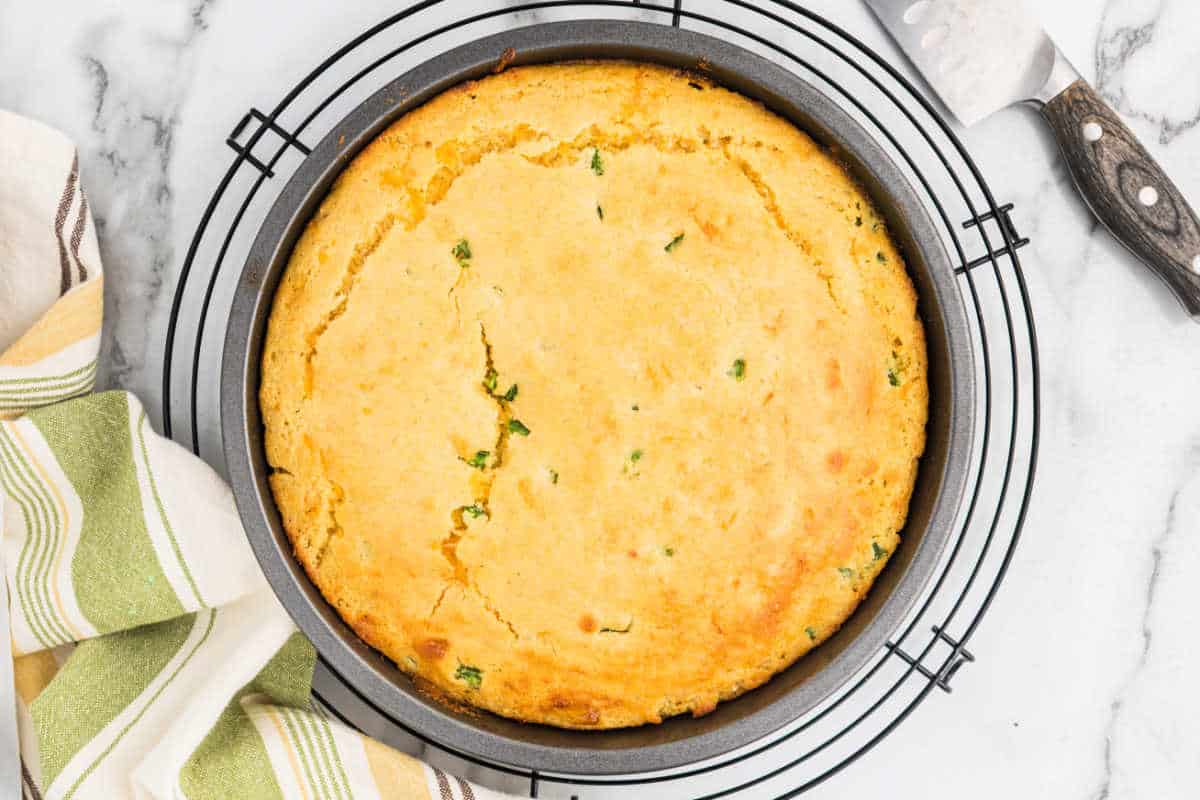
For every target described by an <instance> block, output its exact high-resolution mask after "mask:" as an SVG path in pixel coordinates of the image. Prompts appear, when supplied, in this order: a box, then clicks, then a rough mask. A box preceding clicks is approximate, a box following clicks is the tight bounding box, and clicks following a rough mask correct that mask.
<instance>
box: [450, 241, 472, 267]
mask: <svg viewBox="0 0 1200 800" xmlns="http://www.w3.org/2000/svg"><path fill="white" fill-rule="evenodd" d="M450 252H451V253H452V254H453V255H454V260H455V261H457V262H458V265H459V266H460V267H464V268H466V267H469V266H471V243H470V242H468V241H467V240H466V239H459V240H458V243H457V244H456V245H454V249H453V250H451V251H450Z"/></svg>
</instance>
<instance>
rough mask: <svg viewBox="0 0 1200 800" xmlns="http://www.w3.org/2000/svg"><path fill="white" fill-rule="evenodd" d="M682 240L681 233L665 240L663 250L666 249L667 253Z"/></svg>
mask: <svg viewBox="0 0 1200 800" xmlns="http://www.w3.org/2000/svg"><path fill="white" fill-rule="evenodd" d="M682 241H683V234H682V233H681V234H679V235H678V236H676V237H675V238H674V239H672V240H671V241H669V242H667V246H666V247H664V248H663V250H666V251H667V252H668V253H669V252H671V251H672V250H674V249H675V248H676V247H678V246H679V243H680V242H682Z"/></svg>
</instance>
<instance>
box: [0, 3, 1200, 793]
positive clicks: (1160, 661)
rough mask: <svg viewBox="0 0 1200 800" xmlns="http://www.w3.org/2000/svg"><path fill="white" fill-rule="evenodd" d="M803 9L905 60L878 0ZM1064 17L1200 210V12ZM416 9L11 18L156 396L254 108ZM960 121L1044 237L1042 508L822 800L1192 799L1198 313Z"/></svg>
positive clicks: (26, 82)
mask: <svg viewBox="0 0 1200 800" xmlns="http://www.w3.org/2000/svg"><path fill="white" fill-rule="evenodd" d="M804 5H807V6H812V7H814V8H815V9H816V10H818V11H820V12H821V13H823V14H826V15H827V16H829V17H830V18H831V19H833V20H834V21H836V22H838V23H839V24H841V25H842V26H844V27H846V28H848V29H849V30H851V31H853V32H855V33H856V34H858V35H860V36H861V37H863V38H864V39H865V40H866V41H867V42H868V43H870V44H871V45H872V46H875V47H878V48H879V49H880V50H881V51H882V52H884V53H887V54H890V55H891V56H892V57H893V58H894V57H895V51H894V49H893V48H892V47H891V45H890V43H888V42H887V40H886V38H885V37H884V35H883V34H882V32H881V31H880V30H879V29H878V28H877V27H876V26H875V25H874V23H873V20H872V18H871V17H870V16H869V14H868V13H867V11H866V10H865V7H863V6H861V5H860V4H859V3H858V2H852V1H850V0H821V2H811V1H810V2H805V3H804ZM1039 5H1041V6H1042V7H1043V8H1042V12H1041V13H1042V14H1043V15H1044V21H1045V24H1046V26H1047V27H1048V28H1049V29H1050V31H1051V32H1052V34H1053V35H1054V36H1055V37H1056V39H1057V41H1058V43H1059V44H1060V46H1061V47H1062V49H1063V50H1064V51H1065V52H1066V54H1067V55H1068V57H1069V58H1070V59H1071V60H1072V61H1073V62H1074V63H1075V64H1076V66H1077V67H1078V68H1079V69H1080V71H1081V72H1082V73H1083V74H1084V75H1085V76H1086V77H1087V78H1089V79H1090V80H1092V81H1093V83H1094V85H1095V86H1096V87H1097V88H1098V89H1099V90H1100V91H1101V93H1102V94H1104V96H1105V97H1107V98H1108V100H1109V101H1110V102H1111V103H1113V104H1114V105H1115V106H1116V107H1117V108H1118V109H1119V110H1120V112H1121V113H1122V114H1123V115H1124V116H1125V119H1126V120H1127V121H1128V122H1129V123H1130V125H1131V126H1132V127H1133V128H1134V130H1135V131H1136V132H1137V133H1138V134H1139V135H1140V136H1141V137H1142V139H1143V141H1144V142H1145V143H1146V144H1147V146H1148V147H1149V148H1150V150H1151V151H1152V152H1153V153H1154V154H1155V155H1156V156H1157V157H1158V158H1159V159H1160V161H1161V162H1162V163H1163V164H1164V166H1165V167H1166V168H1167V171H1168V172H1169V173H1170V174H1172V175H1173V177H1174V178H1175V181H1176V182H1177V183H1178V184H1179V186H1180V187H1181V188H1182V190H1183V192H1184V194H1185V195H1187V196H1189V197H1190V198H1191V200H1192V202H1193V205H1197V204H1200V124H1198V122H1200V70H1198V69H1197V63H1198V62H1200V5H1198V4H1196V3H1195V2H1194V0H1158V1H1157V2H1147V0H1069V2H1068V1H1066V0H1064V2H1058V3H1041V4H1039ZM397 6H398V4H397V3H395V2H384V0H369V1H368V0H362V1H360V2H357V3H353V4H340V3H335V2H333V1H332V0H303V2H299V1H298V2H289V3H282V2H275V3H256V4H249V3H236V4H235V3H232V2H227V0H198V2H193V3H190V4H185V3H182V2H162V0H101V1H100V2H91V3H83V2H82V1H81V0H76V2H74V3H70V2H68V3H5V4H2V5H0V107H3V108H6V109H10V110H13V111H16V112H19V113H23V114H27V115H30V116H33V117H36V118H39V119H41V120H44V121H46V122H48V123H50V124H52V125H54V126H57V127H58V128H61V129H62V130H64V131H65V132H66V133H67V134H68V135H70V136H71V137H73V138H74V139H75V141H76V142H77V143H78V145H79V150H80V162H81V169H82V175H83V183H84V186H85V188H86V190H87V192H88V194H89V198H90V201H91V205H92V208H93V210H94V214H95V218H96V222H97V225H98V228H99V233H100V241H101V249H102V252H103V255H104V260H105V268H106V270H107V272H108V281H107V285H106V314H107V320H106V325H107V329H106V333H107V338H106V345H105V359H106V360H105V375H106V382H107V384H108V385H110V386H122V387H126V388H129V389H132V390H134V391H136V392H137V393H138V394H139V395H140V396H142V398H143V399H144V400H145V401H146V405H147V406H148V407H149V408H151V409H152V410H153V409H155V408H156V407H157V406H158V404H159V395H160V391H159V380H160V370H161V339H162V331H163V329H164V325H165V317H166V310H167V308H168V307H169V303H170V297H171V291H172V289H173V286H174V284H175V281H176V276H177V272H178V269H179V266H180V263H181V261H182V258H183V254H184V251H185V250H186V247H187V244H188V242H189V240H190V238H191V235H192V232H193V229H194V227H195V225H196V222H197V220H198V218H199V216H200V212H201V210H202V208H203V204H204V203H205V202H206V201H207V199H208V197H209V195H210V194H211V192H212V190H213V188H214V186H215V185H216V183H217V181H218V179H219V177H220V174H221V173H222V172H223V171H224V169H225V167H226V166H227V164H228V163H229V158H230V154H229V151H228V149H227V148H226V146H225V144H224V140H225V137H226V135H228V133H229V131H230V130H231V128H232V127H233V125H234V123H235V122H236V121H237V119H238V118H240V117H241V115H242V114H243V113H244V112H245V111H246V110H247V109H248V108H250V107H251V106H254V105H257V106H259V107H265V106H266V105H269V104H270V103H271V102H273V101H274V100H275V99H276V98H278V97H279V96H280V95H281V93H282V91H283V90H284V89H285V88H286V87H289V86H291V85H292V84H293V83H294V82H295V81H296V80H297V78H298V77H299V76H300V75H301V74H303V73H304V72H306V71H307V70H308V69H310V68H311V67H312V66H314V65H315V64H316V63H317V61H318V60H319V59H320V58H322V57H324V55H326V54H327V53H328V52H330V51H331V50H332V49H333V48H334V47H335V46H336V45H339V44H341V43H342V42H344V41H346V40H348V39H349V38H351V37H352V36H353V35H355V34H357V33H358V32H360V31H361V30H362V29H364V28H365V27H367V26H368V25H370V24H372V23H373V22H375V21H377V20H379V19H380V18H382V17H383V16H385V15H386V14H389V13H392V12H393V11H394V10H395V9H396V7H397ZM897 63H899V62H898V61H897ZM962 136H963V139H964V141H965V142H966V144H967V146H968V147H969V148H970V150H971V151H972V153H973V154H974V156H975V157H976V159H977V160H978V162H979V163H980V166H981V168H982V169H983V171H984V173H985V175H986V176H987V178H988V180H989V182H990V183H991V185H992V187H993V189H994V190H995V193H996V196H997V198H998V199H999V200H1001V201H1011V202H1013V203H1015V205H1016V210H1015V212H1014V220H1015V222H1016V225H1017V227H1018V228H1019V230H1020V231H1021V233H1023V234H1024V235H1026V236H1029V237H1030V238H1032V240H1033V243H1032V245H1031V246H1030V247H1029V248H1028V249H1026V250H1025V251H1023V253H1022V259H1023V262H1024V266H1025V271H1026V275H1027V277H1028V280H1029V283H1030V291H1031V293H1032V304H1033V307H1034V310H1035V314H1036V319H1037V323H1038V327H1039V337H1040V342H1041V356H1042V375H1043V381H1044V386H1043V389H1044V395H1043V409H1042V410H1043V423H1044V428H1043V434H1042V447H1041V456H1040V469H1039V473H1038V479H1037V484H1036V488H1035V493H1034V498H1033V505H1032V508H1031V510H1030V514H1029V519H1028V524H1027V525H1026V528H1025V532H1024V535H1023V539H1022V543H1021V545H1020V547H1019V548H1018V550H1017V553H1016V557H1015V560H1014V562H1013V564H1012V567H1011V569H1010V571H1009V575H1008V578H1007V580H1006V582H1005V584H1004V586H1003V588H1002V591H1001V593H1000V595H999V596H998V598H997V600H996V602H995V603H994V605H993V607H992V610H991V611H990V613H989V616H988V617H987V619H986V620H985V621H984V623H983V625H982V626H981V628H980V630H979V632H978V633H977V634H976V636H975V638H974V639H973V640H972V642H971V650H972V651H973V652H974V654H975V656H976V657H977V659H978V660H977V661H976V662H975V663H973V664H970V665H968V666H967V667H965V668H964V669H963V670H962V671H961V672H960V673H959V674H958V675H957V676H956V677H955V681H954V687H955V691H954V693H953V694H952V695H943V694H941V693H936V694H935V695H934V696H932V697H931V698H930V699H929V700H928V701H927V702H926V703H924V704H923V705H922V706H921V707H920V708H919V709H918V710H917V711H916V713H915V714H914V715H913V716H912V717H911V718H910V719H909V720H907V721H906V722H905V723H904V724H903V725H902V726H901V727H900V729H899V730H898V731H897V732H896V733H895V734H894V735H892V736H890V737H888V738H887V739H886V740H885V741H883V742H882V743H881V744H880V745H879V746H878V747H876V748H875V749H874V750H873V751H872V752H871V753H869V754H868V755H867V756H866V757H865V758H864V759H862V760H860V761H859V762H857V763H856V764H854V765H853V766H852V767H850V768H849V769H848V770H846V771H844V772H842V773H841V774H839V775H837V776H836V777H834V778H833V779H832V780H830V781H829V782H827V783H825V784H823V785H822V786H821V787H819V788H817V789H816V790H815V791H813V792H812V793H811V794H810V795H809V796H814V797H839V798H859V797H861V798H868V797H872V798H873V797H884V796H902V797H931V798H941V797H946V798H950V797H961V796H964V794H968V795H969V796H972V797H976V798H993V797H994V798H1005V800H1007V798H1010V797H1047V798H1068V797H1070V798H1080V800H1083V799H1084V798H1096V799H1097V800H1101V799H1102V798H1154V799H1155V800H1159V799H1160V798H1177V797H1178V798H1183V797H1195V796H1196V792H1197V791H1198V789H1197V787H1200V699H1198V698H1197V695H1196V692H1195V691H1194V690H1193V687H1192V685H1191V684H1192V682H1193V680H1194V678H1195V676H1196V675H1197V674H1200V636H1197V633H1196V632H1197V624H1196V623H1197V620H1198V615H1197V612H1196V608H1197V600H1198V599H1200V595H1198V594H1197V589H1196V588H1195V587H1196V585H1197V584H1196V579H1195V577H1194V576H1195V575H1196V574H1200V405H1198V404H1197V402H1196V398H1197V397H1200V326H1197V325H1195V324H1194V323H1192V322H1190V321H1189V320H1187V319H1186V318H1185V317H1184V315H1183V314H1182V312H1181V311H1180V310H1179V309H1178V307H1177V306H1176V304H1175V302H1174V301H1173V300H1172V299H1171V298H1170V297H1169V296H1168V295H1167V293H1166V291H1165V290H1164V289H1163V288H1161V287H1160V286H1159V284H1158V283H1157V281H1155V280H1154V279H1153V278H1151V277H1149V273H1148V272H1147V271H1146V270H1144V269H1143V268H1141V267H1140V266H1139V265H1138V264H1136V263H1135V262H1134V261H1133V260H1132V259H1131V258H1130V257H1129V256H1127V255H1126V254H1125V252H1124V251H1122V250H1121V248H1120V247H1119V246H1118V245H1116V244H1115V243H1114V242H1113V241H1112V239H1111V238H1109V236H1108V235H1107V234H1106V233H1105V232H1104V231H1103V230H1100V229H1098V228H1097V225H1096V224H1095V223H1094V222H1093V221H1092V219H1091V218H1090V217H1089V215H1088V214H1087V213H1086V211H1085V209H1084V208H1083V206H1082V205H1081V203H1080V202H1079V200H1078V199H1077V197H1076V196H1075V194H1074V193H1073V191H1072V188H1071V186H1070V183H1069V180H1068V178H1067V176H1066V174H1065V172H1064V169H1063V167H1062V165H1061V163H1060V161H1059V159H1058V155H1057V152H1056V150H1055V148H1054V145H1053V143H1052V142H1051V141H1050V139H1049V137H1048V135H1047V134H1046V132H1045V130H1044V129H1043V127H1042V126H1041V125H1040V124H1039V121H1038V120H1037V118H1036V116H1035V115H1034V114H1033V113H1031V112H1029V111H1027V110H1017V109H1014V110H1008V111H1005V112H1003V113H1000V114H998V115H995V116H994V117H992V118H990V119H988V120H986V121H984V122H983V123H981V124H979V125H977V126H976V127H974V128H973V129H971V130H969V131H964V132H962ZM1193 568H1195V569H1196V570H1197V572H1192V569H1193ZM1189 587H1190V588H1189Z"/></svg>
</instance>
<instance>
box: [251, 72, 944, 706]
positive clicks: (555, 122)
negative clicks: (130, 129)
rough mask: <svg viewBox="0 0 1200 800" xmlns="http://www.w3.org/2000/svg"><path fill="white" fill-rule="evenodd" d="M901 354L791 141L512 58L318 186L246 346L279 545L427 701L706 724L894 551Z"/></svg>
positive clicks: (819, 635) (618, 84)
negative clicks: (426, 690) (257, 379)
mask: <svg viewBox="0 0 1200 800" xmlns="http://www.w3.org/2000/svg"><path fill="white" fill-rule="evenodd" d="M925 367H926V361H925V345H924V337H923V333H922V328H921V323H920V320H919V319H918V317H917V313H916V296H915V293H914V291H913V287H912V285H911V283H910V281H909V279H908V277H907V274H906V272H905V267H904V263H903V260H902V258H901V254H900V252H899V251H898V250H897V248H896V247H895V245H894V244H893V242H892V240H891V239H890V238H889V235H888V231H887V228H886V226H885V224H884V222H883V220H882V219H881V218H880V217H879V215H878V214H877V213H876V211H875V209H874V208H873V206H872V203H871V201H870V199H869V198H868V197H867V196H866V195H865V194H864V193H863V191H862V190H861V189H860V188H859V187H858V186H857V185H856V184H855V182H854V181H853V180H852V179H851V178H850V176H849V175H848V174H847V173H846V171H845V170H844V169H843V168H842V167H841V166H840V165H839V164H838V162H837V161H836V160H835V159H834V158H833V157H832V156H831V155H830V154H829V153H828V152H826V151H825V150H823V149H822V148H821V147H819V146H818V145H817V144H815V143H814V142H813V141H812V140H811V139H810V138H809V137H808V136H807V135H806V134H805V133H803V132H802V131H800V130H798V129H797V128H795V127H794V126H793V125H791V124H790V123H789V122H787V121H786V120H784V119H782V118H781V117H779V116H776V115H775V114H773V113H772V112H770V111H769V110H767V109H766V108H764V107H763V106H761V105H759V104H757V103H755V102H753V101H751V100H749V99H747V98H745V97H743V96H741V95H738V94H736V93H733V92H730V91H727V90H725V89H723V88H720V87H719V86H716V85H714V84H712V83H711V82H709V81H708V80H707V79H705V78H703V77H698V76H696V75H693V74H688V73H682V72H676V71H672V70H669V69H666V68H662V67H658V66H651V65H645V64H634V63H624V62H594V63H563V64H552V65H543V66H528V67H519V68H514V69H509V70H507V71H505V72H502V73H500V74H498V75H493V76H490V77H487V78H485V79H482V80H480V81H477V82H473V83H468V84H464V85H461V86H459V87H456V88H455V89H453V90H451V91H448V92H446V93H444V94H442V95H440V96H438V97H436V98H435V99H433V100H432V101H430V102H429V103H427V104H425V105H424V106H422V107H420V108H417V109H416V110H414V111H412V112H410V113H408V114H406V115H405V116H404V117H402V118H401V119H399V121H397V122H396V123H395V124H393V125H392V126H391V127H390V128H389V129H388V130H386V131H385V132H384V133H383V134H382V135H381V136H379V137H378V139H376V140H375V141H374V142H373V143H372V144H370V145H369V146H368V147H367V148H366V149H365V150H363V152H362V153H361V154H360V155H359V156H358V157H357V158H356V159H355V160H354V161H353V163H352V164H351V165H350V166H349V167H348V168H347V169H346V171H345V172H344V173H343V174H342V175H341V177H340V178H339V180H338V181H337V183H336V185H335V186H334V188H333V190H332V191H331V192H330V194H329V196H328V197H327V198H326V199H325V200H324V202H323V203H322V205H321V207H320V209H319V210H318V211H317V213H316V214H315V216H314V217H313V219H312V221H311V222H310V223H309V225H308V227H307V229H306V230H305V232H304V234H303V236H302V237H301V239H300V241H299V243H298V244H297V245H296V247H295V250H294V252H293V254H292V256H291V259H290V262H289V265H288V267H287V270H286V273H285V275H284V277H283V280H282V282H281V284H280V286H279V289H278V291H277V294H276V297H275V301H274V308H273V311H272V314H271V319H270V324H269V330H268V334H267V339H266V345H265V349H264V354H263V363H262V384H261V407H262V417H263V421H264V424H265V427H266V443H267V454H268V459H269V461H270V464H271V466H272V468H273V474H272V477H271V486H272V489H273V492H274V496H275V500H276V503H277V505H278V507H279V509H280V512H281V513H282V516H283V520H284V524H285V526H286V529H287V532H288V534H289V536H290V537H291V540H292V543H293V545H294V548H295V554H296V557H297V558H298V559H299V560H300V562H301V563H302V564H303V565H304V567H305V568H306V570H307V572H308V574H309V576H310V577H311V578H312V580H313V582H314V583H315V584H316V585H317V587H319V588H320V590H321V592H322V593H323V594H324V596H325V597H326V598H327V599H328V601H329V602H330V603H331V604H332V605H333V607H334V608H336V609H337V610H338V612H339V613H340V614H341V615H342V617H343V618H344V619H345V620H346V622H347V623H348V624H349V625H350V626H351V627H352V628H353V629H354V630H355V631H356V632H357V633H358V634H359V636H361V637H362V638H363V639H364V640H365V641H366V642H368V643H370V644H371V645H373V646H374V647H376V648H378V649H379V650H381V651H382V652H383V653H385V654H386V655H387V656H389V657H390V658H391V659H393V660H394V661H395V662H396V664H398V665H399V667H400V668H401V669H403V670H405V671H406V672H408V673H411V674H412V675H414V676H415V677H417V678H419V679H421V680H423V681H426V682H428V684H431V685H432V686H433V687H435V688H436V689H437V690H438V691H439V692H441V693H444V694H445V695H447V696H449V697H451V698H453V699H455V700H458V701H462V702H465V703H468V704H471V705H474V706H477V707H479V708H482V709H487V710H490V711H493V712H495V713H497V714H502V715H504V716H507V717H512V718H515V719H519V720H525V721H529V722H538V723H545V724H549V725H557V726H562V727H569V728H593V729H597V728H613V727H621V726H630V725H641V724H644V723H650V722H659V721H661V720H663V719H664V718H666V717H669V716H671V715H674V714H680V713H684V712H690V713H692V714H703V713H706V712H708V711H711V710H712V709H713V708H714V707H715V706H716V704H717V703H719V702H720V701H722V700H725V699H728V698H732V697H734V696H736V695H738V694H741V693H742V692H745V691H747V690H749V689H752V688H754V687H755V686H758V685H760V684H762V683H763V682H765V681H767V680H768V679H770V677H771V676H772V675H774V674H775V673H777V672H778V671H780V670H782V669H784V668H785V667H787V666H788V665H789V664H791V663H792V662H793V661H795V660H796V659H797V658H799V657H800V656H802V655H803V654H804V653H805V652H807V651H808V650H810V649H811V648H813V647H816V646H817V645H819V644H820V643H821V641H822V640H824V639H825V638H827V637H828V636H830V635H831V634H832V633H833V632H834V631H836V630H837V628H838V627H839V626H840V625H841V624H842V623H843V621H845V619H846V618H847V617H848V616H849V615H850V614H851V612H853V610H854V608H855V606H856V605H857V604H858V603H859V601H860V600H861V599H862V597H863V596H864V595H865V593H866V592H867V591H868V589H869V588H870V586H871V583H872V581H873V580H874V578H875V577H876V575H877V574H878V573H879V571H880V570H881V569H882V568H883V566H884V564H885V563H886V562H887V560H888V557H889V555H890V554H891V553H892V552H893V551H894V550H895V549H896V548H897V547H898V546H900V539H899V531H900V530H901V528H902V527H903V525H904V520H905V516H906V513H907V509H908V501H909V496H910V494H911V491H912V487H913V482H914V479H915V476H916V470H917V462H918V458H919V456H920V455H921V452H922V448H923V446H924V427H925V420H926V406H927V387H926V380H925Z"/></svg>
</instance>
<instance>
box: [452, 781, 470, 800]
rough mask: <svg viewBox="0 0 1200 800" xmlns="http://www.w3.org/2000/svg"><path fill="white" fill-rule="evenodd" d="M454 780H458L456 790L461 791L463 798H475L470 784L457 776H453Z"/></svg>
mask: <svg viewBox="0 0 1200 800" xmlns="http://www.w3.org/2000/svg"><path fill="white" fill-rule="evenodd" d="M454 780H456V781H458V790H459V791H460V792H462V796H463V800H475V793H474V792H472V791H471V784H469V783H467V782H466V781H464V780H463V779H462V778H459V777H457V776H455V778H454Z"/></svg>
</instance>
